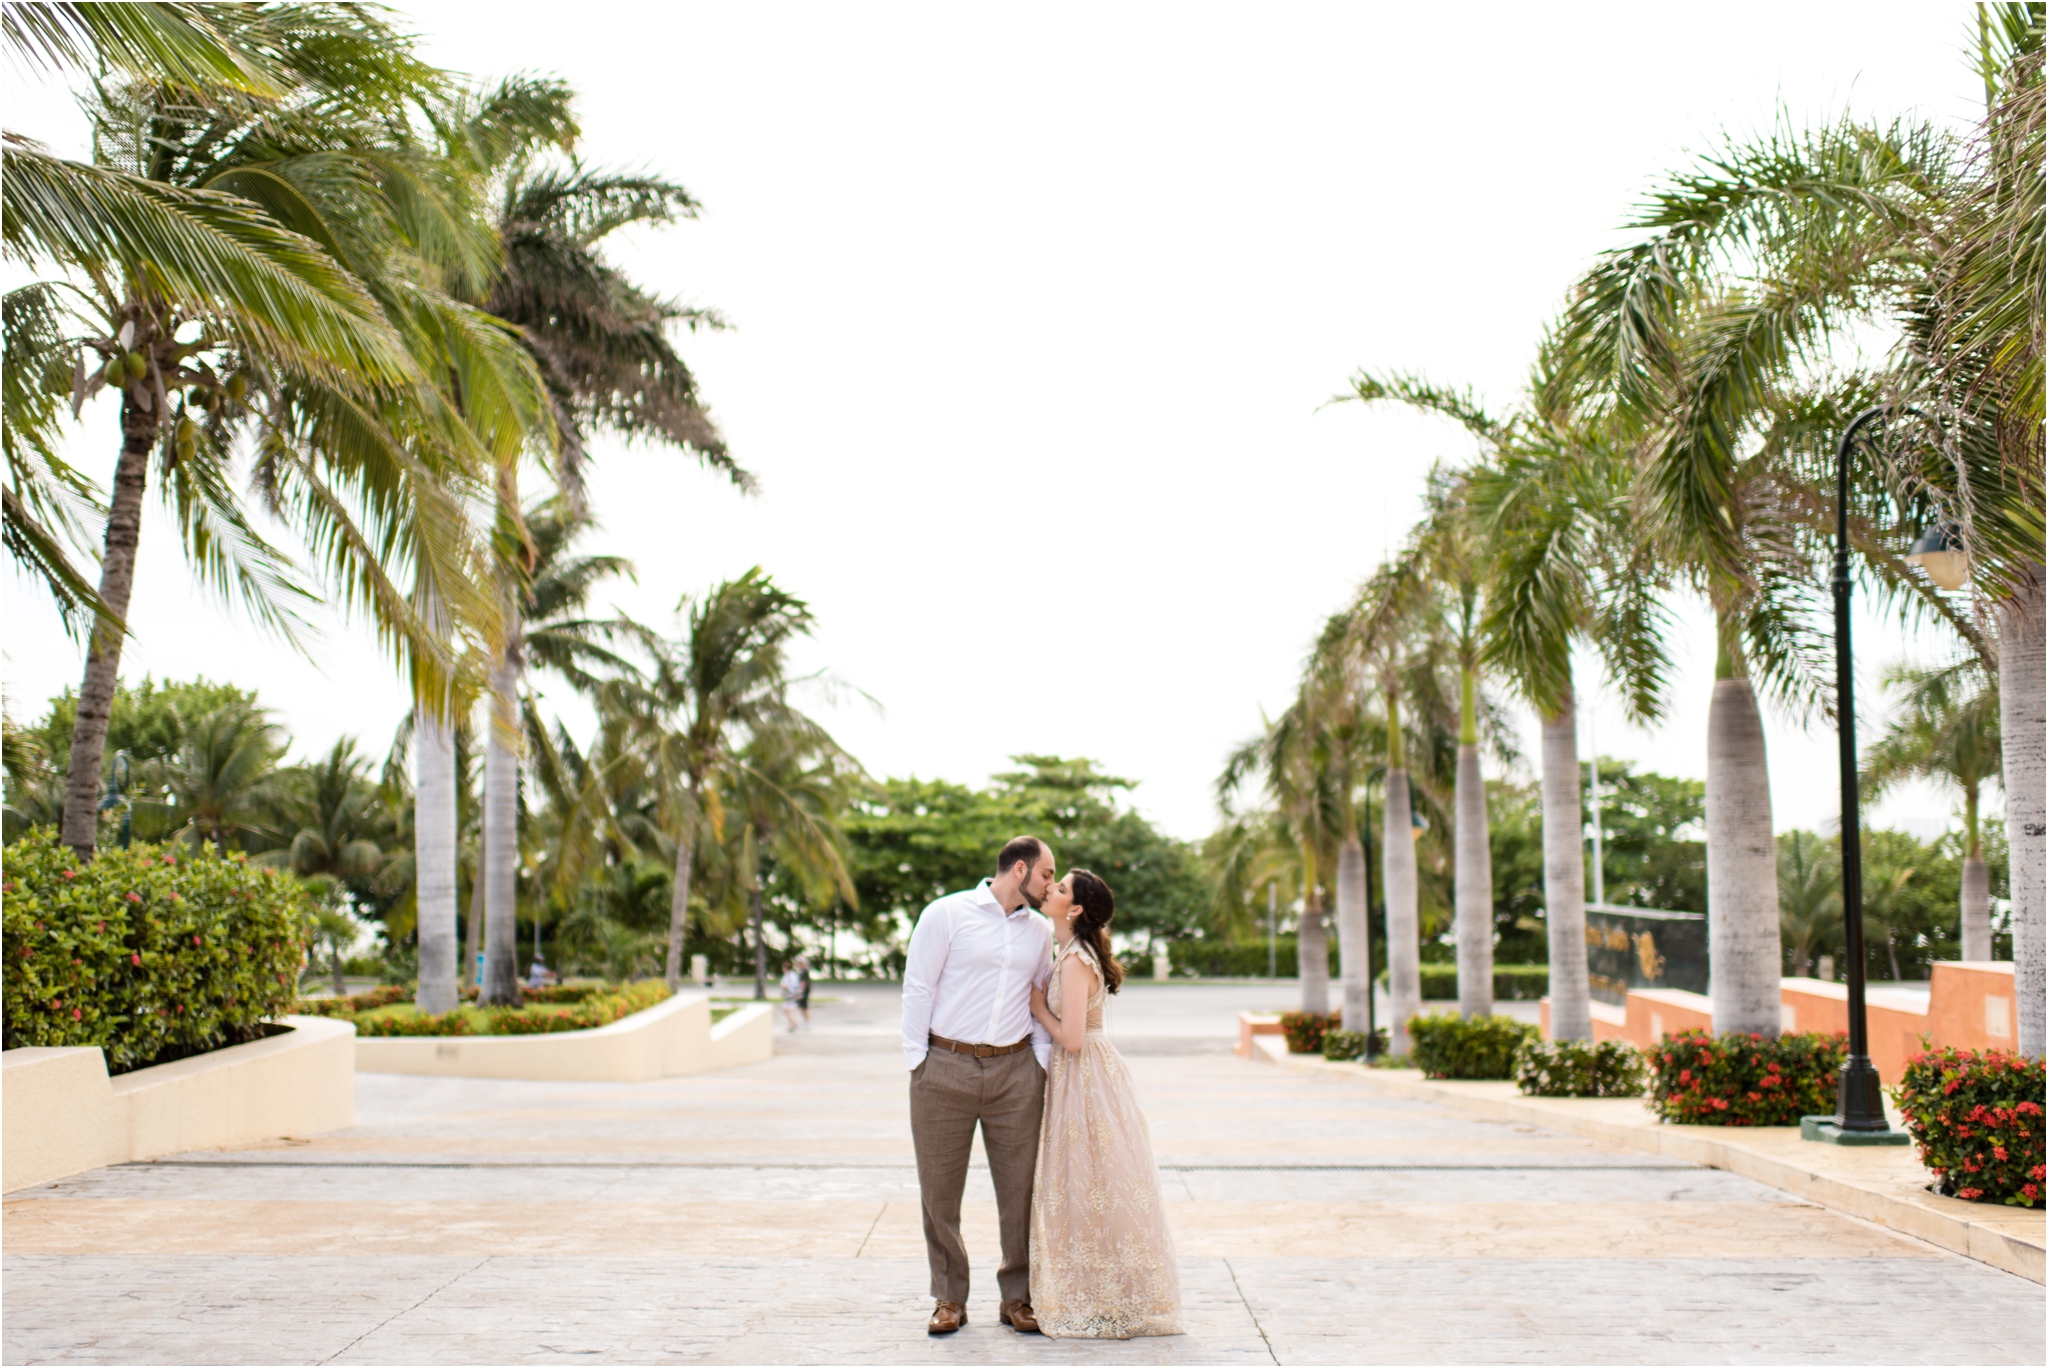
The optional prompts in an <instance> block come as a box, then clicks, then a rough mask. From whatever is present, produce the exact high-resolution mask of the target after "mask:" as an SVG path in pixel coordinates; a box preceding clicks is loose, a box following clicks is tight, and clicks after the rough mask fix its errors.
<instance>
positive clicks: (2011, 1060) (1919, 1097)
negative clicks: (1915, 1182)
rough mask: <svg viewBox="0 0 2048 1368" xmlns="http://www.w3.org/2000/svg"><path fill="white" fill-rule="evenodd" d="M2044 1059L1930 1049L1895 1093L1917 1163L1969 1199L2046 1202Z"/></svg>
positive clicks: (1914, 1061)
mask: <svg viewBox="0 0 2048 1368" xmlns="http://www.w3.org/2000/svg"><path fill="white" fill-rule="evenodd" d="M2044 1082H2048V1073H2044V1071H2043V1066H2042V1062H2041V1061H2040V1060H2038V1059H2028V1058H2026V1057H2025V1056H2023V1055H2017V1054H2010V1053H2008V1052H2006V1051H2004V1050H1981V1051H1979V1050H1962V1049H1957V1048H1955V1047H1954V1046H1949V1047H1947V1048H1944V1049H1936V1050H1928V1051H1927V1052H1925V1053H1924V1054H1917V1055H1914V1056H1913V1057H1912V1058H1911V1059H1909V1060H1907V1061H1906V1076H1905V1078H1903V1079H1902V1080H1900V1082H1899V1086H1898V1087H1897V1088H1895V1089H1894V1090H1893V1092H1892V1100H1893V1101H1895V1102H1897V1103H1898V1107H1899V1111H1900V1112H1901V1113H1902V1114H1903V1115H1904V1117H1905V1122H1906V1130H1907V1132H1908V1133H1909V1134H1910V1135H1911V1136H1912V1137H1913V1142H1914V1144H1915V1145H1916V1146H1918V1148H1919V1151H1920V1162H1921V1163H1923V1164H1925V1165H1926V1166H1927V1167H1928V1168H1929V1169H1930V1170H1931V1171H1933V1172H1934V1173H1935V1174H1937V1175H1938V1176H1939V1177H1940V1179H1941V1190H1942V1191H1943V1192H1944V1193H1946V1194H1947V1195H1949V1196H1951V1197H1960V1198H1962V1199H1963V1200H1964V1201H1966V1202H2003V1203H2005V1204H2006V1205H2007V1206H2023V1207H2034V1206H2039V1205H2041V1194H2042V1189H2043V1187H2044V1186H2048V1176H2044V1173H2043V1158H2044V1152H2043V1148H2042V1133H2041V1123H2042V1121H2043V1120H2044V1119H2048V1118H2044V1117H2043V1115H2042V1107H2043V1104H2044V1103H2048V1097H2044V1096H2043V1093H2044Z"/></svg>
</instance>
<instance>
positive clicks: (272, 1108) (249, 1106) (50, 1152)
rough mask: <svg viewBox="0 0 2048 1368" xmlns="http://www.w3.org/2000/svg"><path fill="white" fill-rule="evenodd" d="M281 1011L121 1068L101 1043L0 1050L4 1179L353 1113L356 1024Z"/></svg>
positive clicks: (12, 1181)
mask: <svg viewBox="0 0 2048 1368" xmlns="http://www.w3.org/2000/svg"><path fill="white" fill-rule="evenodd" d="M281 1020H282V1023H283V1024H284V1025H287V1026H289V1027H291V1028H292V1029H291V1030H290V1031H288V1032H286V1033H284V1034H281V1035H274V1036H267V1037H265V1038H264V1039H262V1040H252V1041H250V1042H249V1043H248V1044H246V1045H231V1046H229V1047H228V1048H226V1049H224V1050H212V1051H209V1052H208V1053H206V1054H203V1055H194V1056H192V1057H191V1058H190V1059H180V1060H177V1061H175V1062H173V1063H170V1064H159V1065H157V1066H155V1067H154V1068H149V1069H137V1070H135V1071H134V1072H132V1073H125V1074H122V1075H120V1076H119V1077H117V1078H110V1077H108V1076H107V1060H106V1055H105V1053H104V1052H103V1051H101V1049H100V1048H99V1047H98V1046H96V1045H94V1046H86V1047H67V1048H50V1047H32V1048H28V1049H20V1050H8V1051H6V1052H5V1053H4V1054H0V1088H4V1092H0V1113H4V1114H0V1129H4V1132H5V1149H4V1153H0V1169H4V1174H0V1188H4V1190H5V1191H8V1192H14V1191H17V1190H19V1189H21V1188H25V1187H34V1186H35V1185H36V1184H38V1183H47V1182H50V1181H52V1180H54V1179H58V1178H63V1177H67V1176H69V1175H71V1174H74V1173H83V1172H84V1171H85V1170H87V1169H93V1168H99V1167H102V1166H103V1165H106V1164H125V1163H132V1162H135V1161H137V1160H145V1159H156V1158H160V1157H161V1156H163V1155H166V1154H182V1153H184V1152H186V1151H188V1150H197V1149H221V1148H228V1147H232V1146H237V1145H250V1144H255V1143H256V1142H257V1141H260V1140H272V1139H276V1138H278V1137H280V1136H308V1135H312V1134H314V1133H315V1132H317V1131H329V1130H340V1129H342V1128H344V1127H347V1126H352V1125H354V1124H355V1071H354V1061H355V1048H354V1043H355V1034H356V1028H355V1027H353V1026H351V1025H349V1024H348V1023H347V1022H345V1021H330V1020H328V1019H326V1018H325V1017H309V1016H288V1017H284V1018H282V1019H281Z"/></svg>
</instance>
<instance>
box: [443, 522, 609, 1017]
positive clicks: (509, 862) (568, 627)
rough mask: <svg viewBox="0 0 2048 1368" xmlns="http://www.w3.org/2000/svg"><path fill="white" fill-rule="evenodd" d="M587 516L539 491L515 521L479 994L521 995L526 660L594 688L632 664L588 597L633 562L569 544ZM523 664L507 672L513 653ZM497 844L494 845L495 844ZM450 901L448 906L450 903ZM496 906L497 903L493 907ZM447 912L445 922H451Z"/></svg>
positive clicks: (485, 997) (488, 778) (487, 801)
mask: <svg viewBox="0 0 2048 1368" xmlns="http://www.w3.org/2000/svg"><path fill="white" fill-rule="evenodd" d="M592 525H593V519H592V518H591V515H590V514H589V512H588V511H587V509H585V508H583V507H582V506H581V505H579V504H577V503H574V502H572V501H570V500H569V499H567V498H565V497H562V496H555V497H551V498H548V499H544V500H542V501H540V502H539V503H537V504H535V505H533V506H532V507H530V508H528V509H527V510H526V511H525V512H524V513H523V514H522V515H521V518H520V521H519V527H520V530H521V532H522V534H523V541H524V543H525V547H526V555H525V558H524V559H523V561H515V563H514V565H513V566H512V567H511V568H512V569H513V571H514V578H513V579H512V582H511V584H510V585H508V588H516V592H517V595H518V597H517V598H516V600H515V601H513V602H512V603H510V604H509V605H508V608H507V611H506V613H505V614H504V619H503V620H504V622H505V623H506V625H507V629H508V630H509V631H511V632H513V633H515V634H516V637H517V643H518V644H517V649H516V651H515V652H514V653H513V654H512V655H508V656H504V657H500V658H498V659H496V660H494V661H493V679H494V681H495V686H494V689H493V692H492V702H491V707H492V712H493V719H492V723H491V730H490V734H489V736H488V738H487V740H486V743H485V752H484V890H485V891H484V897H485V925H484V938H485V939H484V985H483V990H482V996H481V1000H482V1001H485V1002H501V1001H502V1002H507V1003H511V1002H516V1001H517V1000H518V996H519V989H518V982H517V978H518V972H517V964H516V959H517V952H518V946H517V943H516V918H517V896H518V883H517V874H516V869H517V852H518V849H519V830H518V791H517V785H518V776H519V762H518V753H519V751H521V750H523V749H524V748H523V747H522V746H521V745H520V740H521V730H524V731H527V732H528V733H530V732H531V728H530V727H524V726H523V724H522V721H521V719H522V718H523V717H525V716H530V715H532V714H533V712H534V707H533V700H532V698H531V697H529V696H527V695H526V693H525V690H524V687H523V680H524V678H525V673H526V671H527V670H528V669H534V670H547V671H550V672H552V673H554V674H557V675H559V676H561V677H562V678H563V679H564V680H566V681H567V682H568V683H569V684H570V686H571V687H573V688H575V689H577V690H579V691H581V692H584V693H589V694H595V693H596V692H597V690H598V688H599V687H600V684H601V682H602V677H601V676H600V675H599V674H598V673H597V672H598V671H600V670H603V671H606V672H608V674H609V675H610V676H611V677H618V676H623V675H629V674H631V673H632V672H633V666H632V665H631V663H630V662H629V661H628V660H627V659H626V658H625V657H623V656H621V655H619V654H618V653H617V652H616V651H614V650H613V649H611V647H610V645H609V644H608V642H609V641H610V640H611V639H613V638H616V637H619V636H621V635H623V634H626V633H628V632H629V627H628V624H627V623H626V621H625V620H624V619H622V618H601V617H593V616H592V615H591V612H590V599H591V596H592V595H593V594H594V593H595V592H596V590H597V588H598V586H599V585H600V584H602V583H603V582H604V581H605V580H607V579H609V578H611V577H613V576H616V575H622V574H624V575H630V574H631V573H632V566H631V564H630V563H629V562H627V561H625V560H623V559H621V558H620V557H617V556H583V555H574V554H572V553H571V547H572V545H573V543H574V542H575V540H576V539H577V538H578V537H579V536H581V535H582V534H583V533H584V532H585V531H587V530H588V529H589V528H590V527H591V526H592ZM515 661H516V662H517V663H518V665H519V669H518V671H517V672H512V666H513V664H514V662H515ZM513 690H517V691H518V694H517V696H516V697H515V698H514V701H515V703H516V705H517V708H518V711H517V712H516V713H514V715H513V720H514V723H515V730H514V733H513V735H512V736H511V737H510V738H507V737H505V736H504V735H502V726H503V719H502V717H501V716H500V715H499V714H500V713H501V712H502V711H503V708H504V704H505V700H506V698H507V696H508V693H509V692H510V691H513ZM494 845H495V847H496V850H497V853H496V854H494V853H493V846H494ZM452 905H453V904H452V901H451V904H450V906H451V909H452ZM493 909H496V910H493ZM452 924H453V922H452V916H451V919H450V925H451V929H452Z"/></svg>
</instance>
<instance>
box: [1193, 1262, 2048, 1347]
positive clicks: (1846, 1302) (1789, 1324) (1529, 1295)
mask: <svg viewBox="0 0 2048 1368" xmlns="http://www.w3.org/2000/svg"><path fill="white" fill-rule="evenodd" d="M1230 1266H1231V1268H1232V1270H1233V1272H1234V1273H1235V1274H1236V1278H1237V1283H1238V1286H1239V1287H1240V1288H1241V1289H1242V1291H1243V1292H1244V1294H1245V1298H1246V1301H1247V1303H1248V1304H1249V1305H1250V1307H1251V1309H1252V1312H1253V1314H1254V1315H1255V1316H1257V1318H1258V1320H1259V1324H1260V1325H1261V1327H1262V1328H1263V1329H1264V1331H1265V1333H1266V1334H1267V1336H1268V1337H1269V1338H1270V1340H1271V1342H1272V1345H1273V1352H1274V1354H1275V1356H1276V1358H1277V1360H1278V1361H1279V1362H1280V1363H1288V1364H1292V1363H1442V1362H1451V1363H1793V1362H1797V1363H1808V1362H1820V1363H1852V1364H1853V1363H1871V1364H1892V1363H1901V1364H1917V1363H1995V1364H2007V1363H2025V1364H2038V1363H2040V1362H2041V1361H2042V1351H2043V1336H2044V1334H2048V1327H2044V1315H2043V1305H2042V1299H2041V1296H2040V1288H2039V1287H2037V1286H2035V1285H2034V1284H2032V1283H2029V1282H2027V1281H2026V1280H2025V1279H2022V1278H2018V1277H2015V1276H2014V1275H2012V1274H2010V1273H2005V1272H2001V1271H2000V1270H1998V1269H1995V1268H1992V1267H1990V1266H1988V1265H1986V1264H1980V1263H1976V1262H1974V1261H1972V1260H1968V1259H1958V1258H1952V1257H1943V1258H1940V1259H1933V1260H1925V1261H1920V1260H1916V1261H1894V1260H1884V1259H1842V1260H1838V1259H1777V1258H1768V1257H1759V1258H1756V1259H1752V1260H1748V1261H1734V1260H1725V1261H1724V1260H1696V1259H1653V1260H1643V1261H1640V1262H1635V1263H1630V1264H1618V1263H1615V1262H1612V1261H1607V1260H1592V1259H1587V1260H1561V1259H1550V1260H1543V1261H1540V1262H1518V1261H1495V1260H1473V1259H1418V1260H1413V1261H1405V1262H1396V1263H1387V1264H1381V1263H1377V1262H1375V1263H1361V1262H1358V1261H1355V1260H1338V1259H1330V1260H1313V1259H1232V1260H1231V1261H1230Z"/></svg>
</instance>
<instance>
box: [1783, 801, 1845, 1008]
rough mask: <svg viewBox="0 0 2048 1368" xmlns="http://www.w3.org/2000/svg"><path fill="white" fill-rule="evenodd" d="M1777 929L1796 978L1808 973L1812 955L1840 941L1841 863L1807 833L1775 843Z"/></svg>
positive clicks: (1824, 844)
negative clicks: (1776, 862)
mask: <svg viewBox="0 0 2048 1368" xmlns="http://www.w3.org/2000/svg"><path fill="white" fill-rule="evenodd" d="M1778 924H1779V927H1780V928H1781V932H1782V934H1783V937H1784V945H1785V953H1787V954H1789V955H1790V956H1791V957H1792V972H1793V973H1794V974H1795V975H1797V976H1799V977H1801V978H1805V977H1808V976H1810V975H1811V974H1812V973H1813V960H1814V956H1815V955H1817V954H1818V953H1819V952H1820V951H1821V950H1822V949H1825V948H1832V947H1833V946H1834V945H1836V944H1837V943H1838V942H1839V941H1840V940H1841V935H1842V866H1841V860H1840V858H1839V857H1838V856H1836V855H1835V854H1834V851H1833V847H1832V846H1831V845H1830V844H1829V843H1827V842H1824V841H1822V840H1821V839H1820V837H1818V836H1815V835H1814V834H1813V833H1812V832H1810V831H1790V832H1787V833H1786V834H1785V835H1784V836H1782V837H1780V838H1779V840H1778Z"/></svg>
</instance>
